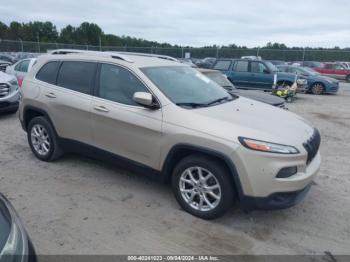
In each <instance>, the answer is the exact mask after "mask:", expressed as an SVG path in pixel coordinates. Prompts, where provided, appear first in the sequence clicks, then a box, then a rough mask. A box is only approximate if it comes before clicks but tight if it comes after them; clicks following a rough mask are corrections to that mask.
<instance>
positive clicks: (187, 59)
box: [179, 58, 198, 68]
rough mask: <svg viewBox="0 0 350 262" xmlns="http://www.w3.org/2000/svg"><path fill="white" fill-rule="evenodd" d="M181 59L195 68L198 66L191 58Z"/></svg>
mask: <svg viewBox="0 0 350 262" xmlns="http://www.w3.org/2000/svg"><path fill="white" fill-rule="evenodd" d="M179 61H180V62H181V63H183V64H185V65H188V66H190V67H194V68H196V67H198V66H197V65H196V64H195V63H193V62H192V60H191V59H190V58H180V59H179Z"/></svg>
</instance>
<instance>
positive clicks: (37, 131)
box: [30, 124, 51, 156]
mask: <svg viewBox="0 0 350 262" xmlns="http://www.w3.org/2000/svg"><path fill="white" fill-rule="evenodd" d="M30 139H31V143H32V145H33V148H34V150H35V151H36V152H37V153H38V154H39V155H41V156H46V155H47V154H49V152H50V149H51V139H50V136H49V134H48V132H47V130H46V128H45V127H44V126H42V125H40V124H35V125H34V126H33V127H32V130H31V132H30Z"/></svg>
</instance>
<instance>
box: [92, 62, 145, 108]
mask: <svg viewBox="0 0 350 262" xmlns="http://www.w3.org/2000/svg"><path fill="white" fill-rule="evenodd" d="M135 92H149V91H148V90H147V88H146V87H145V86H144V85H143V84H142V83H141V82H140V80H139V79H137V78H136V77H135V76H134V75H133V74H132V73H130V72H129V71H128V70H126V69H124V68H122V67H120V66H115V65H109V64H102V65H101V71H100V81H99V91H98V96H99V97H101V98H104V99H107V100H110V101H113V102H117V103H121V104H126V105H137V104H136V103H135V102H134V100H133V96H134V93H135Z"/></svg>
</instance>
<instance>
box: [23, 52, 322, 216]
mask: <svg viewBox="0 0 350 262" xmlns="http://www.w3.org/2000/svg"><path fill="white" fill-rule="evenodd" d="M21 90H22V93H23V98H22V100H21V103H20V111H19V118H20V121H21V124H22V127H23V129H24V130H25V131H26V132H27V137H28V142H29V146H30V148H31V150H32V152H33V153H34V154H35V156H36V157H37V158H39V159H40V160H43V161H53V160H55V159H58V158H59V157H60V156H62V154H63V153H64V152H68V151H79V152H83V153H85V154H89V155H92V156H94V157H103V158H107V159H115V160H117V162H118V163H123V164H124V165H125V164H127V165H128V166H129V167H133V168H134V169H136V170H138V171H139V172H144V173H148V174H154V175H158V176H159V177H160V178H161V179H162V180H164V181H171V183H172V187H173V191H174V194H175V197H176V199H177V201H178V202H179V204H180V205H181V206H182V207H183V209H184V210H186V211H188V212H189V213H191V214H193V215H195V216H198V217H201V218H204V219H213V218H216V217H219V216H221V215H223V214H224V213H225V212H226V211H227V210H228V209H229V208H231V206H232V205H233V203H234V202H235V201H239V203H240V205H241V206H242V207H243V208H244V209H251V208H269V209H276V208H285V207H289V206H292V205H295V204H297V203H298V202H299V201H300V200H301V199H302V198H303V197H304V196H305V195H306V193H307V192H308V190H309V189H310V186H311V184H312V181H313V179H314V176H315V175H316V173H317V171H318V170H319V167H320V164H321V156H320V153H319V146H320V139H321V138H320V134H319V132H318V131H317V129H315V128H313V127H312V126H311V124H310V123H308V122H307V121H306V120H304V119H303V118H301V117H299V116H297V115H295V114H293V113H290V112H288V111H286V110H281V109H279V108H276V107H272V106H270V105H267V104H264V103H261V102H258V101H254V100H250V99H247V98H244V97H237V96H233V95H230V94H229V93H228V92H227V91H226V90H225V89H223V88H222V87H221V86H219V85H218V84H216V83H215V82H213V81H212V80H210V79H209V78H207V77H206V76H204V75H203V74H201V73H200V72H198V71H197V70H196V69H193V68H191V67H189V66H186V65H183V64H181V63H179V62H178V61H177V60H176V59H172V58H170V57H165V56H157V55H147V54H127V53H113V52H84V51H81V52H80V53H75V54H74V53H71V54H70V53H69V52H68V53H67V52H66V53H65V52H63V53H62V52H61V53H57V54H51V55H47V56H43V57H40V58H38V60H37V63H36V64H35V65H34V67H33V69H32V70H31V71H30V72H29V73H28V75H27V77H26V78H25V79H24V81H23V86H22V89H21Z"/></svg>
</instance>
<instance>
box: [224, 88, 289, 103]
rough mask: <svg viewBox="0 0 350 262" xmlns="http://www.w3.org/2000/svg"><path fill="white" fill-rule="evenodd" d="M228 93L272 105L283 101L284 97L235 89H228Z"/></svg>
mask: <svg viewBox="0 0 350 262" xmlns="http://www.w3.org/2000/svg"><path fill="white" fill-rule="evenodd" d="M230 93H233V94H237V95H240V96H244V97H246V98H250V99H253V100H256V101H260V102H263V103H266V104H269V105H273V106H278V105H281V104H283V103H284V99H282V98H280V97H277V96H274V95H271V94H269V93H265V92H262V91H256V90H241V89H235V90H232V91H230Z"/></svg>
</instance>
